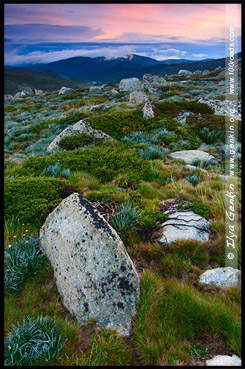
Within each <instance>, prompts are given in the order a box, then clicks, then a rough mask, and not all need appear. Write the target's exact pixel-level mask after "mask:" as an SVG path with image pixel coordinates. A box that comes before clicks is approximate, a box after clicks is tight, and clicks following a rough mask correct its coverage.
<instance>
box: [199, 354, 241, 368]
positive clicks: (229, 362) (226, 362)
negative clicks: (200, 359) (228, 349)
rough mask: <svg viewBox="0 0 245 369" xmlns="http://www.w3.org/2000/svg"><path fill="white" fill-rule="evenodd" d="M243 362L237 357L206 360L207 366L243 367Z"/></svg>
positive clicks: (226, 356)
mask: <svg viewBox="0 0 245 369" xmlns="http://www.w3.org/2000/svg"><path fill="white" fill-rule="evenodd" d="M241 365H242V361H241V359H240V358H239V357H238V356H237V355H234V354H233V355H232V356H229V355H216V356H214V357H213V358H212V359H210V360H206V366H241Z"/></svg>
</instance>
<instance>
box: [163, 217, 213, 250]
mask: <svg viewBox="0 0 245 369" xmlns="http://www.w3.org/2000/svg"><path fill="white" fill-rule="evenodd" d="M164 214H169V217H168V219H167V220H166V221H165V222H164V223H162V236H161V238H160V239H159V241H160V242H163V243H171V242H173V241H176V240H181V239H193V240H197V241H200V242H207V241H208V240H209V236H210V227H209V222H208V221H207V220H206V219H205V218H203V217H201V216H200V215H198V214H195V213H194V212H193V211H179V212H178V211H177V212H176V211H174V212H172V211H171V214H170V213H169V212H168V211H166V212H165V213H164Z"/></svg>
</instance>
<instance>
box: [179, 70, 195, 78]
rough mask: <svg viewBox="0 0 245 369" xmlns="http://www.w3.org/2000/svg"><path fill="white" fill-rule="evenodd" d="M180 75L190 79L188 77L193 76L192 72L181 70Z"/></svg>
mask: <svg viewBox="0 0 245 369" xmlns="http://www.w3.org/2000/svg"><path fill="white" fill-rule="evenodd" d="M178 75H179V76H187V77H188V76H191V75H192V72H190V71H189V70H186V69H180V70H179V72H178Z"/></svg>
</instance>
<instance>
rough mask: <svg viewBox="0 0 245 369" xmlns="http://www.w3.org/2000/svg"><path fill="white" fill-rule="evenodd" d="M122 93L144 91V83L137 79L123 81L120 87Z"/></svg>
mask: <svg viewBox="0 0 245 369" xmlns="http://www.w3.org/2000/svg"><path fill="white" fill-rule="evenodd" d="M118 88H119V90H120V91H130V92H132V91H143V89H144V86H143V83H141V82H140V80H139V79H138V78H136V77H133V78H126V79H122V80H121V81H120V83H119V86H118Z"/></svg>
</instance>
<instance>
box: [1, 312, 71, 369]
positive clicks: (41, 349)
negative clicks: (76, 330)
mask: <svg viewBox="0 0 245 369" xmlns="http://www.w3.org/2000/svg"><path fill="white" fill-rule="evenodd" d="M64 344H65V338H64V337H62V336H61V335H60V334H59V332H58V329H57V328H56V326H55V325H54V322H53V321H52V320H45V319H44V318H43V317H42V316H38V317H37V318H36V319H35V320H34V319H32V318H30V317H28V316H27V317H26V318H25V319H24V321H23V323H22V324H19V323H17V326H13V331H12V332H11V333H10V334H9V335H8V337H7V339H6V341H5V350H4V351H5V353H4V356H5V360H4V364H5V365H6V366H24V365H25V366H33V365H38V364H39V365H41V364H44V363H47V362H49V361H50V360H51V359H55V358H57V356H58V354H59V353H60V351H61V349H62V348H63V346H64Z"/></svg>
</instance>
